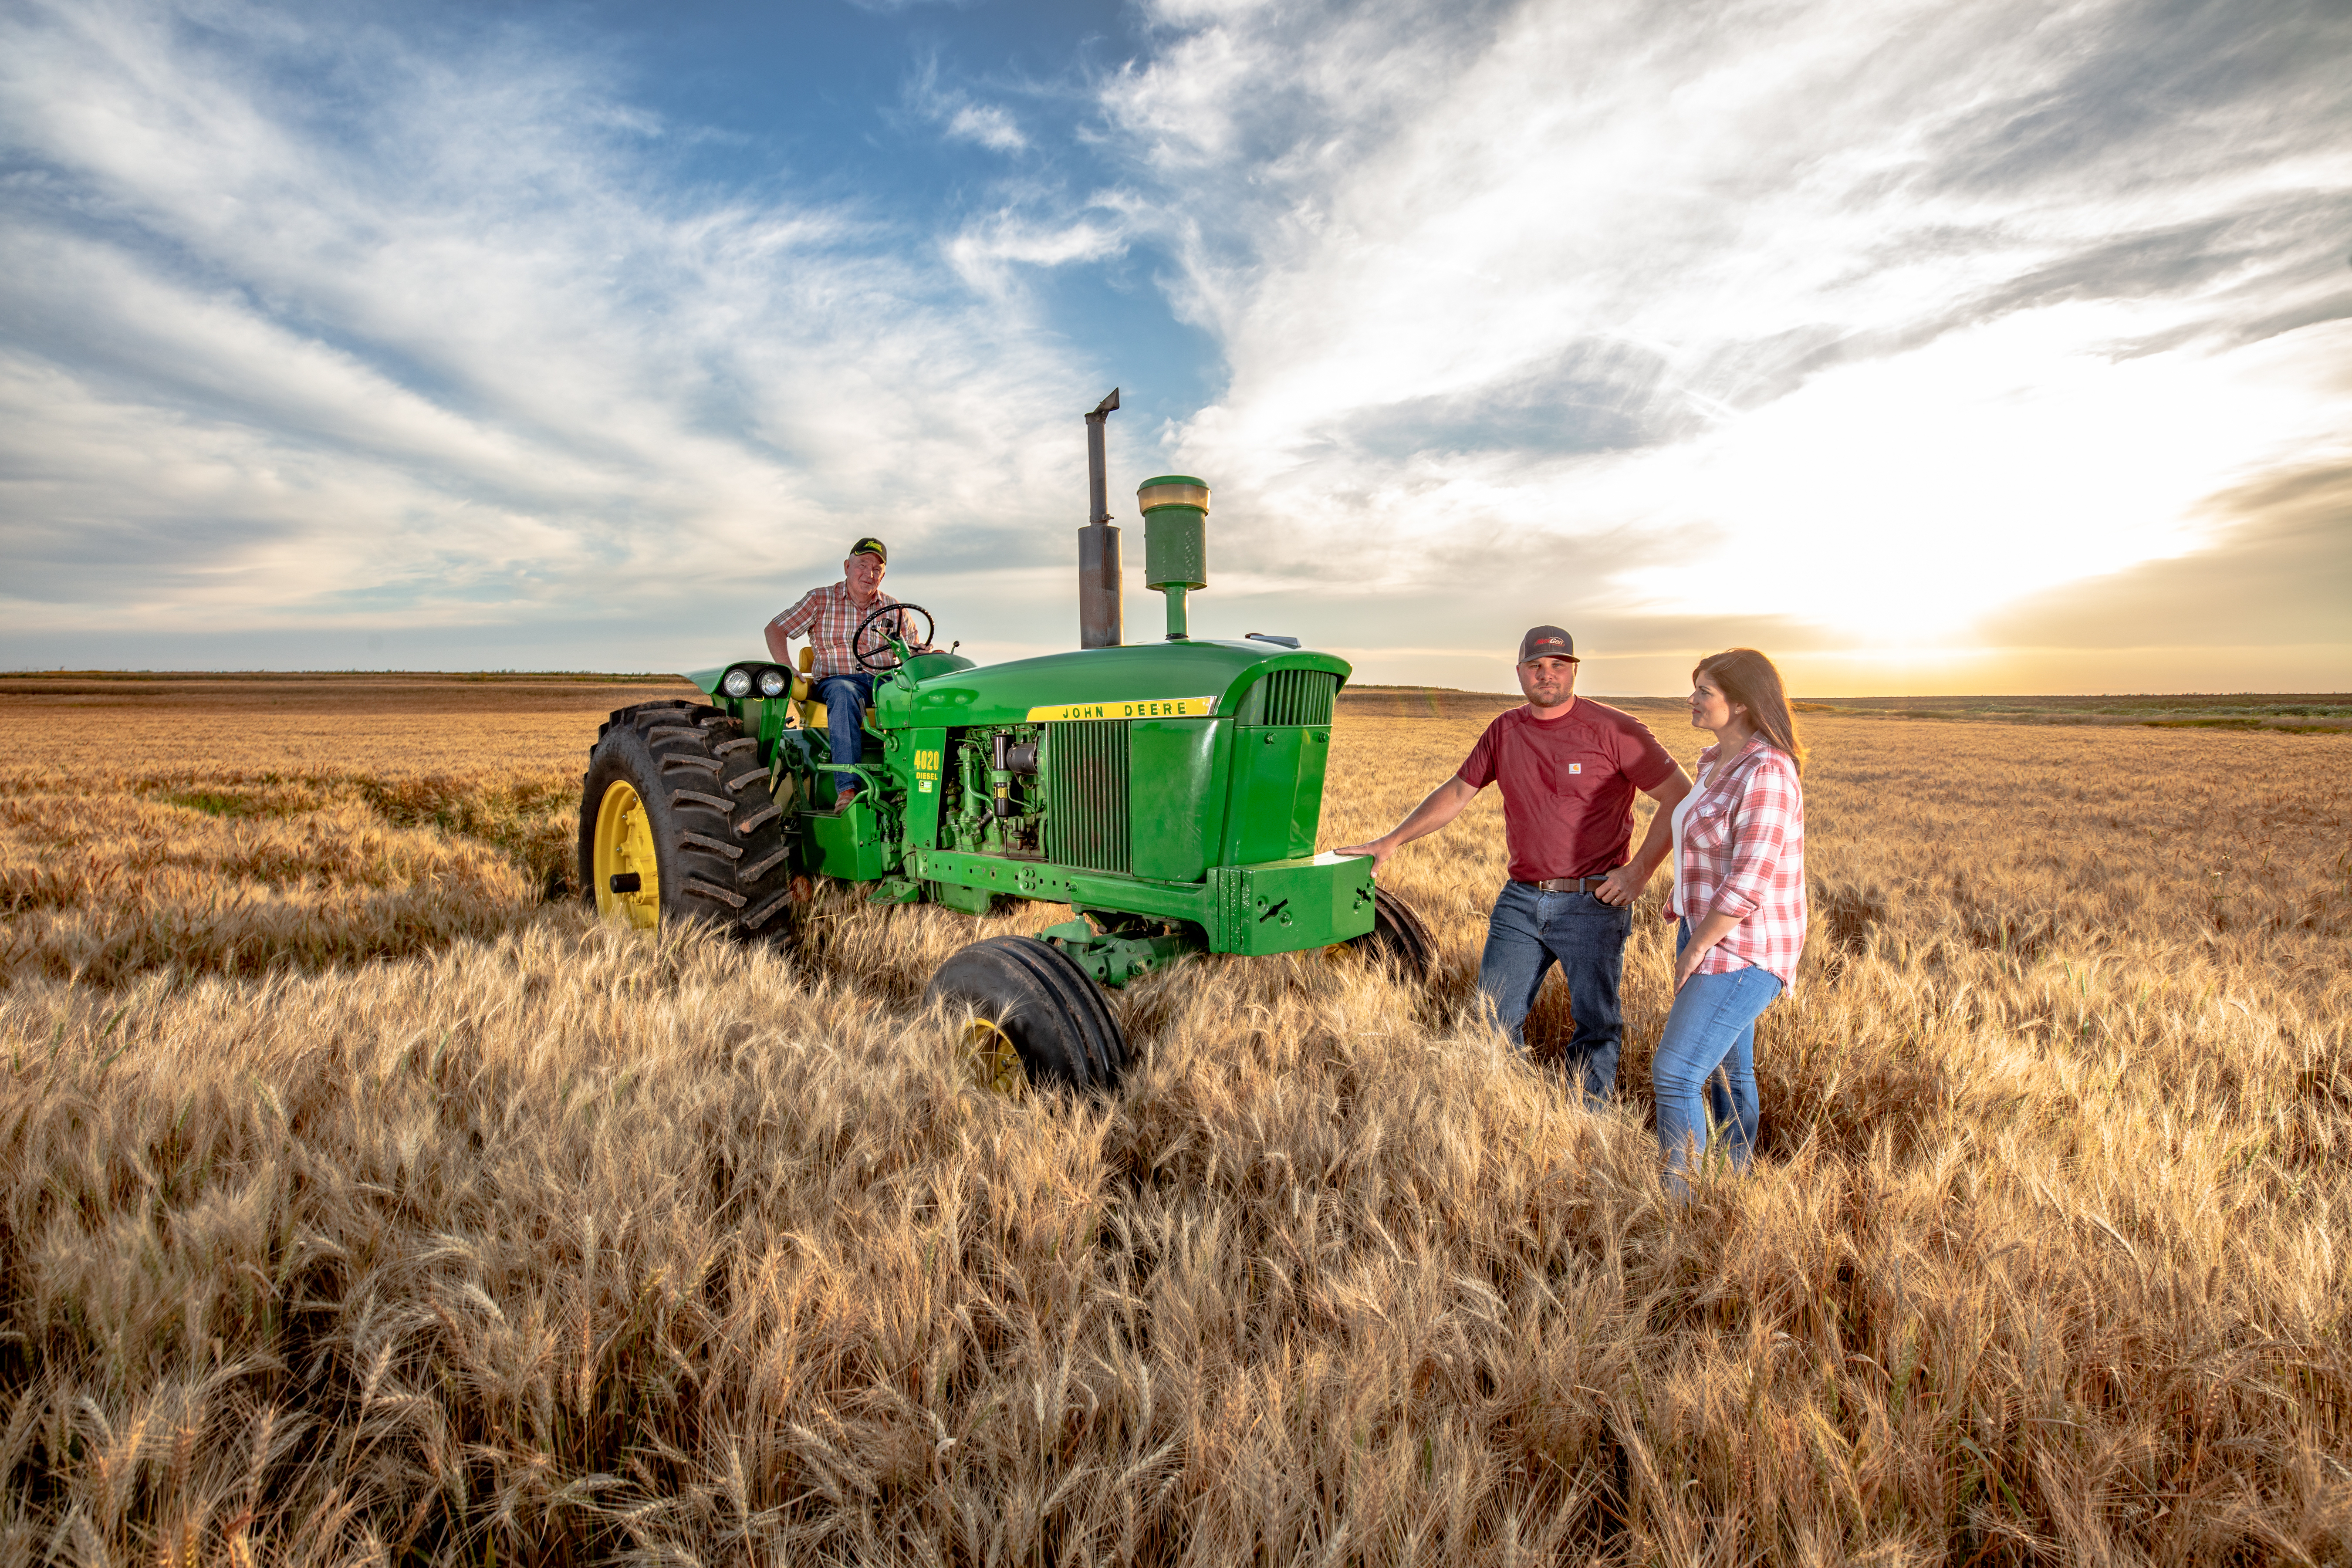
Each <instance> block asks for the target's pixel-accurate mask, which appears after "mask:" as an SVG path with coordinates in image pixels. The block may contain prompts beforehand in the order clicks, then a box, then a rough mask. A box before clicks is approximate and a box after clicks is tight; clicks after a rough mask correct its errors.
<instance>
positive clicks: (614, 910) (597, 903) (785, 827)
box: [580, 701, 794, 939]
mask: <svg viewBox="0 0 2352 1568" xmlns="http://www.w3.org/2000/svg"><path fill="white" fill-rule="evenodd" d="M793 826H794V822H793V814H792V813H790V812H788V811H785V810H782V808H780V807H779V806H778V805H776V803H775V802H774V801H773V800H772V798H771V797H770V795H769V794H768V770H767V769H766V768H764V767H761V765H760V748H759V746H758V744H757V743H756V742H754V741H752V740H751V739H748V738H746V737H745V736H744V734H743V730H742V726H741V725H740V724H739V723H737V722H736V721H735V720H733V719H732V718H730V717H729V716H728V714H727V713H726V712H725V711H724V710H720V709H717V708H711V707H707V706H704V705H702V704H699V703H694V702H686V701H665V702H646V703H640V704H639V705H638V706H636V707H634V708H624V709H622V710H620V711H618V712H616V713H614V715H613V717H612V718H611V719H610V720H608V721H606V722H605V724H604V728H603V729H601V730H599V731H597V732H596V743H595V745H594V746H593V747H591V748H590V749H589V752H588V772H587V773H586V775H585V776H584V777H583V779H582V780H581V791H580V880H581V882H582V883H583V886H584V887H585V889H586V892H587V899H588V902H589V903H590V905H591V906H593V908H594V909H595V910H597V912H598V913H600V914H602V915H604V916H605V917H606V918H608V919H620V920H625V921H628V922H629V923H630V924H631V925H635V926H639V927H644V928H647V929H652V928H656V927H661V926H668V925H676V924H679V923H682V922H684V921H702V922H704V923H706V924H709V925H713V926H716V927H718V928H719V929H720V930H722V931H726V932H728V933H729V934H730V935H732V936H736V937H740V938H745V939H750V938H777V937H781V936H782V935H784V934H785V933H786V932H787V931H790V930H791V927H792V916H793V899H792V879H793V857H792V853H791V849H792V839H791V836H790V831H791V829H792V828H793Z"/></svg>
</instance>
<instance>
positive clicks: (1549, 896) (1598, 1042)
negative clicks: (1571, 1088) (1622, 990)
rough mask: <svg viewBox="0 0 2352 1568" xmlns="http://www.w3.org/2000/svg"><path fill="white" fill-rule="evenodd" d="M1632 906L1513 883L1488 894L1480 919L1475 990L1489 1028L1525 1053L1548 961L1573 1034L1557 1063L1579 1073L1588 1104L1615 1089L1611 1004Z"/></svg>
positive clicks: (1616, 1036) (1620, 1025)
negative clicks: (1561, 987) (1491, 899)
mask: <svg viewBox="0 0 2352 1568" xmlns="http://www.w3.org/2000/svg"><path fill="white" fill-rule="evenodd" d="M1631 935H1633V910H1630V909H1620V908H1618V907H1617V906H1616V905H1614V904H1604V903H1602V902H1601V900H1599V899H1596V898H1594V897H1593V896H1592V895H1591V893H1539V892H1538V891H1536V889H1533V888H1530V887H1528V885H1527V884H1526V883H1524V882H1512V883H1509V884H1507V885H1506V886H1505V887H1504V889H1503V890H1502V891H1501V892H1500V893H1498V894H1496V897H1495V912H1494V913H1493V914H1491V915H1488V916H1487V917H1486V952H1485V953H1484V954H1482V955H1481V956H1480V958H1479V960H1478V990H1479V993H1480V994H1481V995H1483V996H1484V997H1485V998H1486V1006H1487V1008H1488V1010H1489V1012H1490V1013H1491V1014H1492V1016H1493V1017H1494V1020H1495V1026H1496V1028H1498V1029H1500V1030H1502V1031H1503V1033H1504V1034H1506V1035H1507V1036H1509V1037H1510V1039H1511V1044H1512V1045H1514V1046H1516V1047H1518V1048H1519V1049H1520V1050H1521V1051H1525V1050H1526V1049H1527V1047H1528V1042H1527V1037H1526V1033H1525V1030H1526V1026H1527V1021H1528V1008H1530V1007H1532V1006H1534V1005H1536V993H1537V992H1538V991H1539V990H1541V989H1542V988H1543V980H1544V974H1545V973H1546V972H1547V971H1549V969H1550V968H1551V966H1552V965H1553V964H1554V963H1558V964H1559V976H1560V978H1561V979H1562V980H1565V981H1566V982H1568V1010H1569V1013H1570V1016H1572V1017H1574V1018H1575V1020H1576V1034H1575V1035H1574V1037H1571V1038H1570V1041H1569V1043H1568V1048H1567V1051H1566V1052H1565V1062H1564V1065H1565V1066H1566V1067H1567V1068H1569V1070H1570V1071H1574V1072H1577V1073H1579V1075H1580V1078H1581V1080H1582V1083H1583V1088H1584V1098H1585V1099H1586V1100H1587V1101H1597V1100H1604V1099H1606V1098H1607V1097H1608V1095H1609V1091H1610V1090H1611V1089H1614V1088H1615V1087H1616V1086H1617V1050H1618V1047H1619V1046H1620V1045H1621V1044H1622V1037H1623V1034H1624V1029H1625V1016H1624V1014H1623V1013H1622V1011H1620V1010H1619V1008H1618V1005H1617V987H1618V983H1619V982H1620V981H1621V980H1622V978H1623V977H1624V973H1625V939H1626V938H1627V937H1629V936H1631Z"/></svg>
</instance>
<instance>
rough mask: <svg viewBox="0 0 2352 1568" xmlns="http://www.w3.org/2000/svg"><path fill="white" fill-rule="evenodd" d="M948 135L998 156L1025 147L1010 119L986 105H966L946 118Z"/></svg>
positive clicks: (1025, 143)
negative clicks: (990, 150) (977, 144)
mask: <svg viewBox="0 0 2352 1568" xmlns="http://www.w3.org/2000/svg"><path fill="white" fill-rule="evenodd" d="M948 134H949V135H950V136H954V137H958V138H960V139H961V140H963V141H966V142H979V143H980V144H981V145H982V146H983V147H987V148H990V149H992V150H993V151H995V152H999V153H1018V152H1020V151H1022V150H1023V149H1024V148H1025V147H1027V146H1028V145H1029V139H1028V138H1027V137H1026V136H1024V135H1022V134H1021V127H1020V126H1018V125H1016V124H1015V123H1013V116H1012V115H1010V114H1008V113H1006V112H1005V111H1004V110H1002V109H999V108H997V107H996V106H995V105H994V104H990V103H967V104H963V105H961V107H959V108H958V109H957V110H956V111H955V112H954V113H953V114H952V115H950V116H949V118H948Z"/></svg>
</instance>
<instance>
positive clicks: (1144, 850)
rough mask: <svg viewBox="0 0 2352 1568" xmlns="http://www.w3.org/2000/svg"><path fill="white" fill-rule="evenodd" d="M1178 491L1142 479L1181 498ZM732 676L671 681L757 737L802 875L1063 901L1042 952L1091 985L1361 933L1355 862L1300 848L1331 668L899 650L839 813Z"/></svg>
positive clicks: (1309, 817) (1217, 646)
mask: <svg viewBox="0 0 2352 1568" xmlns="http://www.w3.org/2000/svg"><path fill="white" fill-rule="evenodd" d="M1187 484H1190V485H1194V486H1197V485H1198V481H1197V480H1186V479H1183V478H1182V477H1181V476H1172V477H1171V478H1169V479H1164V480H1155V481H1153V485H1154V486H1162V487H1168V488H1167V489H1166V492H1165V493H1166V494H1169V495H1174V496H1176V497H1178V498H1179V500H1182V498H1183V496H1184V492H1183V490H1182V489H1181V487H1182V486H1184V485H1187ZM1199 499H1200V508H1199V510H1202V511H1204V510H1205V509H1206V500H1207V498H1206V493H1205V488H1203V489H1202V494H1201V496H1200V498H1199ZM1187 510H1191V509H1190V508H1189V507H1188V506H1187V505H1181V504H1174V503H1170V504H1163V505H1160V506H1157V507H1155V508H1154V509H1153V510H1152V511H1151V513H1150V519H1148V521H1150V520H1157V519H1158V518H1160V517H1161V516H1163V515H1168V516H1171V517H1175V516H1180V515H1181V514H1182V513H1184V512H1185V511H1187ZM1193 515H1195V516H1197V515H1198V512H1197V511H1195V512H1194V513H1193ZM1183 581H1184V579H1182V578H1181V577H1179V578H1177V579H1175V585H1181V584H1182V582H1183ZM731 668H747V669H750V670H751V671H752V673H753V675H754V678H755V686H754V689H757V688H756V678H757V676H758V674H759V673H760V672H761V670H764V669H767V668H772V667H770V666H767V665H764V664H758V663H746V664H744V665H741V666H723V667H721V668H717V669H709V670H701V671H698V672H696V674H695V675H694V676H693V677H692V679H693V680H694V682H695V684H696V685H698V686H699V687H701V688H702V689H704V690H705V691H707V692H709V693H710V695H711V699H712V700H713V701H714V702H716V703H718V704H719V706H720V707H722V708H724V709H726V710H728V711H730V713H733V714H734V715H736V716H737V717H738V718H739V719H740V720H741V721H742V722H743V726H744V733H745V734H747V735H754V736H756V737H757V738H758V742H759V745H760V756H761V760H762V761H763V762H766V763H768V764H769V770H770V771H769V777H770V781H771V784H772V788H773V790H774V792H775V795H776V799H777V801H778V803H779V804H780V805H783V806H784V807H785V808H786V809H787V810H789V811H792V812H793V813H794V814H795V816H796V819H797V821H798V824H799V832H798V835H797V837H796V838H795V840H794V842H795V845H796V849H795V855H796V858H797V863H798V865H799V866H800V868H801V869H803V870H804V871H806V872H809V873H812V874H815V875H821V876H827V877H835V878H839V879H843V880H846V881H857V882H866V883H870V884H875V885H876V886H875V892H874V897H876V898H877V900H884V901H889V902H902V901H910V900H916V899H922V900H929V901H933V902H937V903H940V904H942V905H945V906H947V907H949V908H953V909H961V910H967V911H970V912H973V913H978V912H982V911H984V910H987V909H988V908H989V907H991V905H992V903H993V902H994V901H995V900H998V899H1001V898H1017V899H1033V900H1045V901H1047V902H1052V903H1066V904H1069V905H1071V906H1073V908H1074V909H1075V910H1077V911H1078V913H1079V914H1080V915H1081V916H1083V917H1085V918H1084V919H1082V920H1079V921H1069V922H1065V924H1064V925H1062V926H1058V927H1055V929H1054V930H1053V931H1051V932H1049V933H1048V939H1049V940H1051V941H1053V942H1055V944H1056V945H1057V946H1060V947H1061V948H1062V949H1063V950H1064V951H1065V952H1068V953H1069V954H1070V955H1071V956H1072V957H1073V959H1075V960H1076V962H1077V963H1079V964H1080V966H1081V967H1082V968H1084V969H1086V970H1087V973H1090V974H1093V975H1094V976H1095V977H1096V978H1097V979H1098V980H1100V981H1102V982H1103V983H1104V984H1119V983H1121V982H1123V981H1124V980H1126V979H1127V978H1129V976H1131V975H1133V974H1135V973H1140V972H1142V971H1143V970H1146V969H1149V968H1151V967H1154V966H1156V965H1158V964H1160V963H1166V962H1168V960H1169V959H1170V958H1171V957H1173V956H1175V955H1177V954H1179V953H1181V952H1197V951H1202V950H1206V951H1209V952H1241V953H1270V952H1296V951H1298V950H1301V949H1306V948H1313V947H1320V946H1325V945H1328V944H1329V943H1333V942H1344V941H1347V940H1348V939H1349V938H1352V937H1357V936H1361V935H1363V934H1365V933H1366V932H1368V931H1370V930H1371V929H1372V879H1371V861H1370V859H1368V858H1363V857H1360V856H1359V857H1341V856H1336V855H1320V856H1318V855H1317V854H1316V853H1315V837H1316V831H1317V829H1318V826H1320V822H1321V816H1322V803H1323V781H1324V776H1325V772H1326V769H1327V767H1328V760H1329V755H1330V741H1331V720H1332V716H1333V715H1332V708H1333V704H1334V701H1335V700H1336V699H1337V696H1338V693H1339V688H1340V687H1341V686H1342V685H1344V684H1345V683H1346V681H1347V679H1348V677H1349V673H1350V670H1349V666H1348V664H1347V663H1346V661H1344V660H1342V659H1339V658H1333V657H1331V656H1330V655H1328V654H1321V653H1316V652H1313V651H1311V650H1306V649H1290V648H1284V647H1277V646H1274V645H1269V644H1263V643H1256V642H1224V641H1213V640H1208V639H1202V640H1181V641H1171V642H1167V643H1161V644H1153V645H1146V646H1141V647H1103V648H1092V649H1087V650H1086V651H1083V652H1076V653H1064V654H1052V655H1047V656H1045V657H1044V658H1027V659H1018V660H1014V661H1013V662H1011V663H1007V664H997V665H989V666H984V667H983V666H977V665H974V664H973V663H972V662H971V660H969V659H966V658H960V657H958V656H955V655H952V654H927V655H918V656H915V657H913V658H909V659H908V661H907V663H906V666H905V668H903V669H902V670H900V671H898V672H895V673H892V674H887V675H885V676H882V677H880V678H878V679H877V682H876V692H875V702H874V707H873V709H872V710H871V711H870V712H869V713H868V714H867V715H866V743H865V746H864V753H865V760H864V763H862V764H861V766H860V768H859V770H858V774H859V776H860V777H861V779H862V780H864V781H865V783H866V789H865V792H864V793H863V794H862V795H860V796H859V797H858V799H857V800H856V802H855V803H853V804H852V805H849V806H847V807H846V808H841V809H837V808H835V806H834V805H833V804H832V803H833V793H834V791H833V784H832V780H833V778H834V777H835V773H834V772H833V770H832V769H831V766H830V762H831V752H830V748H829V746H828V743H827V742H826V740H825V738H824V732H823V731H810V730H805V729H801V728H799V727H797V726H796V725H795V724H793V721H792V711H791V710H792V709H793V703H791V702H790V701H788V700H761V699H758V698H756V697H754V698H730V697H728V696H726V695H725V692H724V688H723V685H722V683H723V681H724V679H725V678H726V676H727V673H728V671H729V670H730V669H731ZM817 716H818V717H819V718H822V713H821V711H820V712H819V713H818V715H817Z"/></svg>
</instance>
